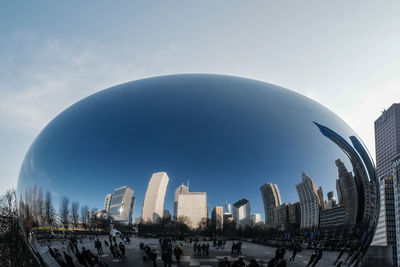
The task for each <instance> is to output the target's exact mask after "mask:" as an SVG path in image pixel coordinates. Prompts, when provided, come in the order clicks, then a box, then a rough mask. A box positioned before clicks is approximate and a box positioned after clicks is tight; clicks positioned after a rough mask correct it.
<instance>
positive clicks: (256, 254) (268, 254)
mask: <svg viewBox="0 0 400 267" xmlns="http://www.w3.org/2000/svg"><path fill="white" fill-rule="evenodd" d="M99 239H100V241H101V242H102V248H103V251H104V255H102V256H100V257H99V258H100V259H101V260H102V261H104V262H105V263H107V264H108V265H109V266H121V267H123V266H138V267H152V266H153V263H152V261H150V260H147V261H143V259H142V257H143V255H144V254H143V252H142V251H141V250H140V248H139V243H140V242H143V243H144V244H145V245H147V246H149V247H151V248H153V247H154V248H157V250H158V252H159V255H158V257H157V266H159V267H163V266H164V264H163V262H162V261H161V257H160V256H161V255H160V246H159V241H158V239H147V238H137V237H132V238H131V243H130V245H129V244H125V246H126V255H127V257H128V258H127V259H125V260H124V261H123V262H117V261H115V260H114V259H113V256H112V254H111V252H110V250H109V249H108V248H107V247H106V246H104V242H103V241H104V240H107V241H108V236H99ZM120 241H122V240H121V239H120V238H119V237H117V242H118V243H119V242H120ZM180 243H182V244H183V246H184V251H183V256H182V257H181V263H180V264H179V266H182V267H186V266H193V267H197V266H202V267H210V266H213V267H214V266H217V265H218V262H219V260H221V259H223V258H224V257H225V256H227V257H228V260H229V261H230V263H231V264H232V263H233V262H234V261H236V260H237V257H234V256H231V255H230V252H231V246H232V241H227V244H226V248H225V249H216V248H213V247H212V242H208V243H209V244H210V252H209V256H197V255H193V243H192V244H185V243H184V242H183V241H182V242H181V241H177V242H173V247H175V246H176V245H179V244H180ZM200 243H201V244H202V243H206V242H203V241H200ZM50 246H51V247H52V248H58V249H59V250H60V252H61V254H62V253H63V251H65V252H66V253H68V254H69V255H71V256H73V255H72V253H71V251H70V250H69V249H68V246H67V242H64V244H63V243H62V242H61V241H55V242H53V243H52V244H51V245H50ZM82 247H85V248H86V249H89V250H90V251H91V252H92V253H93V254H94V255H97V250H96V249H95V248H94V240H93V239H92V240H91V241H90V240H89V238H85V239H83V240H82V243H80V242H78V248H79V250H80V251H81V250H82ZM275 250H276V248H274V247H269V246H264V245H259V244H254V243H248V242H243V243H242V255H241V256H243V257H244V261H245V263H246V264H248V263H249V261H250V260H251V259H256V260H257V262H258V263H259V264H260V265H261V266H265V267H266V266H267V263H268V261H269V260H271V259H272V258H273V257H274V255H275ZM40 251H41V255H42V256H43V258H44V259H45V260H46V261H47V262H50V266H58V264H57V263H56V262H55V261H54V259H53V258H52V257H51V256H50V255H49V252H48V249H47V246H45V245H43V246H41V247H40ZM311 254H312V250H302V251H301V252H298V253H297V255H296V259H295V261H289V258H290V257H291V255H292V252H291V251H290V250H286V254H285V257H284V258H285V260H286V263H287V266H293V267H294V266H306V265H307V263H308V260H309V258H310V256H311ZM337 255H338V254H337V252H331V251H324V252H323V256H322V259H321V260H320V262H319V263H318V264H317V265H316V266H319V267H321V266H324V267H325V266H334V265H333V262H334V260H335V259H336V256H337ZM346 256H347V254H346V253H345V254H344V255H343V256H342V260H344V259H345V258H346ZM73 258H74V260H75V263H76V266H81V265H80V264H79V263H78V262H77V261H76V258H75V256H73ZM173 260H175V257H174V255H173ZM172 266H173V267H177V266H178V265H177V263H176V262H175V261H174V263H173V264H172ZM342 266H346V265H342Z"/></svg>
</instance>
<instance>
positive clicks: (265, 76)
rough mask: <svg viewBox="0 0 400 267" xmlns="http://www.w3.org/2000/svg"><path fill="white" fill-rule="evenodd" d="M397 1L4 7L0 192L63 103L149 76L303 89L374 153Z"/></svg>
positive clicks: (388, 93)
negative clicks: (212, 76)
mask: <svg viewBox="0 0 400 267" xmlns="http://www.w3.org/2000/svg"><path fill="white" fill-rule="evenodd" d="M399 13H400V4H399V2H398V1H386V2H385V4H384V5H382V3H381V2H378V1H352V2H351V3H350V2H348V1H334V2H321V1H301V2H297V3H296V2H292V1H279V2H277V1H254V2H252V3H251V4H249V3H248V2H243V1H219V2H217V3H216V2H214V1H201V2H200V1H198V2H194V1H169V2H164V3H163V2H160V3H157V4H155V3H148V2H135V1H125V2H119V4H118V5H116V4H115V3H110V2H108V1H85V2H78V1H75V2H71V1H69V2H65V3H56V2H54V1H35V2H22V1H21V2H17V1H13V2H7V3H6V2H2V3H1V4H0V136H1V138H0V151H1V152H0V166H1V168H0V191H4V190H6V189H8V188H11V187H13V186H15V185H16V179H17V176H18V173H19V168H20V166H21V163H22V159H23V157H24V155H25V153H26V151H27V150H28V148H29V146H30V144H31V143H32V142H33V140H34V138H35V137H36V136H37V135H38V133H39V132H40V130H41V129H43V127H45V126H46V125H47V123H48V122H49V121H50V120H51V119H52V118H54V117H55V116H56V115H57V114H59V113H60V112H61V111H62V110H64V109H65V108H66V107H68V106H70V105H71V104H73V103H75V102H76V101H78V100H80V99H82V98H83V97H85V96H88V95H90V94H92V93H94V92H97V91H100V90H102V89H104V88H107V87H110V86H113V85H115V84H119V83H122V82H127V81H131V80H136V79H139V78H144V77H151V76H155V75H164V74H172V73H191V72H200V73H221V74H230V75H237V76H242V77H249V78H254V79H258V80H262V81H266V82H270V83H273V84H277V85H280V86H283V87H286V88H289V89H292V90H294V91H297V92H300V93H302V94H305V95H307V96H309V97H311V98H312V99H314V100H316V101H318V102H320V103H322V104H323V105H325V106H327V107H328V108H330V109H331V110H333V111H334V112H335V113H337V114H338V115H339V116H340V117H342V118H343V119H344V120H345V121H347V122H348V123H349V124H350V125H351V126H352V127H353V128H354V129H355V131H356V132H357V133H358V134H359V135H360V137H361V138H362V139H363V140H364V141H365V143H366V144H367V146H368V149H369V150H370V151H371V153H372V154H374V135H373V121H374V120H375V118H377V117H378V116H379V114H380V112H381V111H382V110H383V109H384V108H387V107H388V106H389V105H390V104H391V103H393V102H399V99H400V90H399V88H400V49H399V47H400V35H399V34H398V32H400V19H399V16H398V14H399Z"/></svg>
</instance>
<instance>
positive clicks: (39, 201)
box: [37, 188, 45, 225]
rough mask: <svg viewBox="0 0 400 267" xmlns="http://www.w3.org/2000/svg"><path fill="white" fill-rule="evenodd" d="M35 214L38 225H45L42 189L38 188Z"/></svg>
mask: <svg viewBox="0 0 400 267" xmlns="http://www.w3.org/2000/svg"><path fill="white" fill-rule="evenodd" d="M37 214H38V222H39V225H45V220H44V217H45V216H44V202H43V189H42V188H39V195H38V198H37Z"/></svg>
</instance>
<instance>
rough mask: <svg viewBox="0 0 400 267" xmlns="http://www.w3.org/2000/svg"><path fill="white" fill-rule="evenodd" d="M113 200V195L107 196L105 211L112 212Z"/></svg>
mask: <svg viewBox="0 0 400 267" xmlns="http://www.w3.org/2000/svg"><path fill="white" fill-rule="evenodd" d="M111 198H112V194H108V195H106V198H105V199H104V210H105V211H107V212H110V205H111Z"/></svg>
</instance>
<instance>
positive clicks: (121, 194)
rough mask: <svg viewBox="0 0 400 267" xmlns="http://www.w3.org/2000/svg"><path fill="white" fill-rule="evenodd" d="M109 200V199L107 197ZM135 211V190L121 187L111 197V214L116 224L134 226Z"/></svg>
mask: <svg viewBox="0 0 400 267" xmlns="http://www.w3.org/2000/svg"><path fill="white" fill-rule="evenodd" d="M106 199H107V197H106ZM134 209H135V198H134V197H133V190H132V188H130V187H129V186H126V185H125V186H121V187H119V188H116V189H115V190H114V193H113V195H112V197H111V202H110V207H109V210H110V211H109V213H110V215H111V216H112V218H113V220H114V221H115V222H122V223H126V224H132V217H133V212H134Z"/></svg>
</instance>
